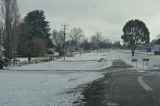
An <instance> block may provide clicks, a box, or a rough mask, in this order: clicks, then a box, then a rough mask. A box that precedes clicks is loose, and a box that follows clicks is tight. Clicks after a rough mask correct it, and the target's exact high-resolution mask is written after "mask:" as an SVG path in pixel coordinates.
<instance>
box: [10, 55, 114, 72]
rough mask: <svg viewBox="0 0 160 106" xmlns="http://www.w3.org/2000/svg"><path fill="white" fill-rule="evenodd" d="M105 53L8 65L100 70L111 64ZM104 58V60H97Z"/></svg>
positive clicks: (12, 68)
mask: <svg viewBox="0 0 160 106" xmlns="http://www.w3.org/2000/svg"><path fill="white" fill-rule="evenodd" d="M106 55H107V53H86V54H83V55H79V54H78V55H76V56H75V57H70V58H69V57H67V58H66V60H65V61H64V60H63V59H59V60H56V61H51V62H46V63H39V64H32V65H24V66H20V67H19V66H16V67H9V69H11V70H52V71H53V70H56V71H58V70H60V71H62V70H74V71H76V70H102V69H104V68H106V67H109V66H111V61H106V60H105V59H106ZM101 58H104V61H101V62H99V61H98V60H99V59H101Z"/></svg>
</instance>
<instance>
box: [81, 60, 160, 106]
mask: <svg viewBox="0 0 160 106" xmlns="http://www.w3.org/2000/svg"><path fill="white" fill-rule="evenodd" d="M108 70H109V71H108ZM107 71H108V72H107V74H106V75H105V76H104V78H102V79H99V80H97V81H95V82H93V83H92V84H91V85H90V86H89V87H88V88H87V89H86V90H85V91H84V95H85V100H84V102H85V103H86V104H85V105H86V106H160V73H159V72H139V71H137V70H135V69H133V68H130V67H129V66H128V65H127V64H126V63H125V62H123V61H122V60H117V61H114V62H113V66H112V67H110V68H109V69H107Z"/></svg>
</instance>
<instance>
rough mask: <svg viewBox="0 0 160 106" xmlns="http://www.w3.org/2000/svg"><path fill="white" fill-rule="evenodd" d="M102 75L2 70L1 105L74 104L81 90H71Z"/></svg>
mask: <svg viewBox="0 0 160 106" xmlns="http://www.w3.org/2000/svg"><path fill="white" fill-rule="evenodd" d="M100 77H102V74H101V73H99V72H75V71H74V72H73V71H67V72H64V71H63V72H55V71H40V72H37V71H0V85H1V86H0V105H1V106H72V102H73V101H74V100H75V99H76V98H77V97H78V96H80V91H79V92H70V93H67V92H68V90H72V89H73V88H76V87H77V86H79V85H81V84H85V83H88V82H91V81H93V80H95V79H97V78H100Z"/></svg>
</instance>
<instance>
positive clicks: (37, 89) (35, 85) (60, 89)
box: [0, 50, 160, 106]
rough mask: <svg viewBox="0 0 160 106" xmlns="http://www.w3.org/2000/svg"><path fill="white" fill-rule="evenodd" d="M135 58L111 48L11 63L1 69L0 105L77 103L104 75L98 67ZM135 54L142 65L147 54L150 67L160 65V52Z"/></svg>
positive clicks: (24, 105)
mask: <svg viewBox="0 0 160 106" xmlns="http://www.w3.org/2000/svg"><path fill="white" fill-rule="evenodd" d="M102 58H104V59H102ZM132 58H133V57H132V56H131V53H130V51H129V50H107V51H106V52H104V53H85V54H82V55H79V54H77V55H75V56H74V57H70V58H66V60H65V61H64V60H63V59H59V60H56V61H52V62H46V63H40V64H32V65H24V66H17V67H8V68H7V69H6V70H1V71H0V85H1V86H0V106H73V105H72V103H73V102H74V101H75V100H76V99H77V98H79V97H81V96H82V95H81V92H82V90H83V87H84V86H85V84H88V83H90V82H92V81H94V80H96V79H98V78H100V77H102V76H103V72H101V71H98V70H102V69H104V68H107V67H109V66H111V61H112V60H115V59H123V60H125V61H126V62H127V63H128V64H132V65H134V63H132V62H131V59H132ZM134 58H137V59H138V69H142V65H143V64H142V59H143V58H149V59H150V68H160V61H159V60H160V56H156V55H153V53H145V52H142V51H140V52H139V51H138V52H136V55H135V57H134ZM98 60H102V61H98Z"/></svg>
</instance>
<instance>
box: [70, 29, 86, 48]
mask: <svg viewBox="0 0 160 106" xmlns="http://www.w3.org/2000/svg"><path fill="white" fill-rule="evenodd" d="M68 37H69V39H70V40H71V41H73V42H74V44H75V47H76V48H78V44H79V43H80V42H81V41H82V40H84V39H85V34H84V32H83V30H82V29H81V28H73V29H71V30H70V32H69V34H68Z"/></svg>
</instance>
